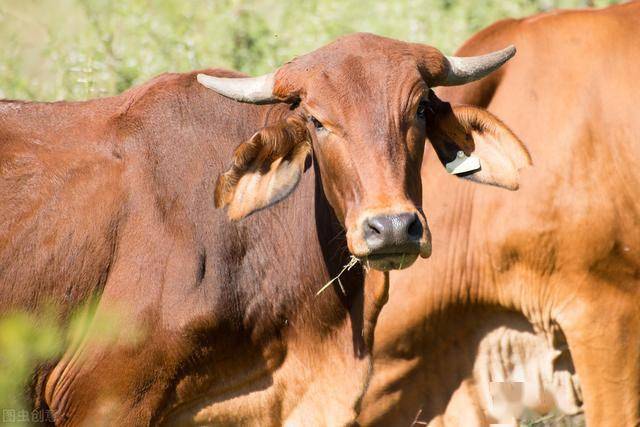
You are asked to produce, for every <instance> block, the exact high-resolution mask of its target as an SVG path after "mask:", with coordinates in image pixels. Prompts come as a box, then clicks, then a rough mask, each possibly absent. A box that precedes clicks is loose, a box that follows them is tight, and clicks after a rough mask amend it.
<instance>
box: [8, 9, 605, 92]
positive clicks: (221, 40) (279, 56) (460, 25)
mask: <svg viewBox="0 0 640 427" xmlns="http://www.w3.org/2000/svg"><path fill="white" fill-rule="evenodd" d="M613 2H614V1H612V0H484V1H482V2H478V1H476V0H394V1H377V0H324V1H321V0H304V1H301V0H210V1H205V0H164V1H154V2H149V1H147V0H39V1H25V0H3V1H2V2H0V46H1V47H2V56H1V57H0V97H6V98H22V99H39V100H52V99H62V98H64V99H86V98H92V97H96V96H103V95H108V94H114V93H118V92H121V91H123V90H124V89H126V88H128V87H129V86H131V85H133V84H138V83H141V82H143V81H145V80H147V79H149V78H150V77H152V76H154V75H156V74H159V73H162V72H166V71H186V70H192V69H198V68H207V67H214V66H220V67H227V68H233V69H237V70H240V71H244V72H247V73H249V74H259V73H264V72H268V71H270V70H272V69H273V68H275V67H277V66H278V65H280V64H282V63H283V62H285V61H287V60H289V59H291V58H292V57H293V56H295V55H299V54H302V53H305V52H308V51H310V50H312V49H314V48H316V47H318V46H321V45H323V44H325V43H327V42H328V41H330V40H333V39H334V38H336V37H337V36H340V35H342V34H345V33H351V32H355V31H369V32H374V33H377V34H381V35H386V36H390V37H394V38H398V39H402V40H408V41H416V42H422V43H429V44H432V45H434V46H436V47H438V48H440V49H442V50H444V51H445V52H447V53H450V52H452V51H453V50H454V49H455V48H456V47H457V46H459V45H460V44H461V43H462V42H463V41H464V40H465V39H466V38H467V37H469V35H471V34H472V33H474V32H475V31H477V30H479V29H480V28H482V27H485V26H487V25H488V24H490V23H492V22H494V21H496V20H498V19H501V18H504V17H519V16H525V15H528V14H531V13H535V12H537V11H540V10H547V9H550V8H555V7H581V6H584V5H586V4H591V3H593V4H595V5H605V4H609V3H613Z"/></svg>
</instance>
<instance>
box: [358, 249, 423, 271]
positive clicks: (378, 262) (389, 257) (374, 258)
mask: <svg viewBox="0 0 640 427" xmlns="http://www.w3.org/2000/svg"><path fill="white" fill-rule="evenodd" d="M418 255H419V253H418V252H403V253H388V254H372V255H368V256H367V257H365V258H364V260H363V261H364V265H365V266H367V267H371V268H373V269H374V270H380V271H389V270H403V269H405V268H407V267H410V266H411V265H412V264H413V263H414V262H415V261H416V259H418Z"/></svg>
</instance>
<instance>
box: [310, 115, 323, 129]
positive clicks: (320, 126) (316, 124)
mask: <svg viewBox="0 0 640 427" xmlns="http://www.w3.org/2000/svg"><path fill="white" fill-rule="evenodd" d="M309 120H311V123H313V126H314V127H315V128H316V129H317V130H320V129H324V125H323V124H322V123H320V120H318V119H316V118H315V117H313V116H309Z"/></svg>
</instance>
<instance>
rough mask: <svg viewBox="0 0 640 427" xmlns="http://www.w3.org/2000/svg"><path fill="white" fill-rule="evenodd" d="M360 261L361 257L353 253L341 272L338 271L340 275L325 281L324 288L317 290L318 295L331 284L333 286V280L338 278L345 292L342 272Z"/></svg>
mask: <svg viewBox="0 0 640 427" xmlns="http://www.w3.org/2000/svg"><path fill="white" fill-rule="evenodd" d="M359 262H360V259H359V258H357V257H355V256H353V255H351V259H350V260H349V262H348V263H347V264H346V265H345V266H344V267H342V270H340V273H338V275H337V276H336V277H334V278H333V279H331V280H329V281H328V282H327V283H325V285H324V286H323V287H322V288H320V290H319V291H318V292H316V296H318V295H320V293H322V291H324V290H325V289H327V288H328V287H329V286H331V284H332V283H333V282H335V281H336V280H337V281H338V283H340V288H341V289H342V292H344V288H343V287H342V283H341V282H340V276H342V274H343V273H344V272H345V271H347V270H351V269H352V268H353V266H354V265H356V264H357V263H359Z"/></svg>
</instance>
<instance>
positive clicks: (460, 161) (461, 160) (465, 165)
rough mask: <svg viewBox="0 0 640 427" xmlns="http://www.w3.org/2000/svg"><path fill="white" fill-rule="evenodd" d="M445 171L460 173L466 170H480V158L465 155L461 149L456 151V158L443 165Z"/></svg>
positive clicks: (454, 173) (453, 173)
mask: <svg viewBox="0 0 640 427" xmlns="http://www.w3.org/2000/svg"><path fill="white" fill-rule="evenodd" d="M444 167H445V169H446V170H447V172H449V173H450V174H452V175H460V174H463V173H467V172H475V171H478V170H480V169H481V168H482V167H481V166H480V159H479V158H477V157H476V156H467V155H466V154H464V152H463V151H458V153H457V154H456V158H455V159H453V160H452V161H450V162H449V163H447V164H446V165H444Z"/></svg>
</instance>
